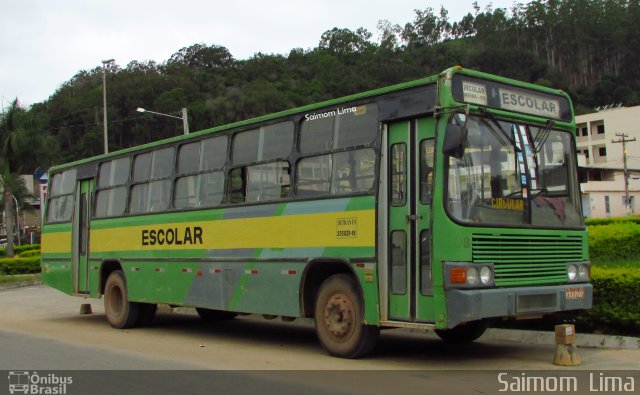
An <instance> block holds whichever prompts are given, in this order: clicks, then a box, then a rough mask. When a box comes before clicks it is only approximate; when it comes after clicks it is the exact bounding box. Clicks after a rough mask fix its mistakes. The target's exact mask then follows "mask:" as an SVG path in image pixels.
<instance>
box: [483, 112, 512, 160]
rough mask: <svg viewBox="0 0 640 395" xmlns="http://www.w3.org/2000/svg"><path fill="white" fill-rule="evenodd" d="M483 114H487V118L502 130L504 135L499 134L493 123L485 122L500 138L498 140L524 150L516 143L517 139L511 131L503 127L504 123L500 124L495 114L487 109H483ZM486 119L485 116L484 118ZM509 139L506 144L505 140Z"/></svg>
mask: <svg viewBox="0 0 640 395" xmlns="http://www.w3.org/2000/svg"><path fill="white" fill-rule="evenodd" d="M481 113H482V115H485V116H486V118H488V119H489V120H490V121H491V122H492V123H493V124H494V125H496V126H497V127H498V131H500V133H502V136H500V135H498V133H497V132H496V129H495V128H492V127H491V125H489V124H488V122H487V121H486V120H485V121H484V122H485V123H486V124H487V126H489V129H490V130H491V131H492V132H493V134H494V135H495V136H496V137H497V138H498V140H500V142H501V143H502V144H503V145H511V146H512V147H514V148H515V149H516V151H518V152H521V151H522V150H521V149H520V147H518V146H517V145H516V141H515V139H514V138H513V137H512V136H511V135H509V133H507V132H506V131H505V130H504V129H503V128H502V125H500V122H498V120H497V119H496V117H494V116H493V114H491V113H490V112H489V111H487V110H483V111H482V112H481ZM483 119H484V118H483ZM505 139H506V140H507V142H508V143H509V144H504V140H505Z"/></svg>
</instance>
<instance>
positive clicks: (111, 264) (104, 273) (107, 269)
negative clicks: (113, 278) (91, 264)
mask: <svg viewBox="0 0 640 395" xmlns="http://www.w3.org/2000/svg"><path fill="white" fill-rule="evenodd" d="M116 270H123V268H122V263H121V262H120V261H119V260H118V259H108V260H105V261H103V262H102V265H101V266H100V295H104V289H105V287H106V285H107V279H108V278H109V275H110V274H111V273H113V272H114V271H116Z"/></svg>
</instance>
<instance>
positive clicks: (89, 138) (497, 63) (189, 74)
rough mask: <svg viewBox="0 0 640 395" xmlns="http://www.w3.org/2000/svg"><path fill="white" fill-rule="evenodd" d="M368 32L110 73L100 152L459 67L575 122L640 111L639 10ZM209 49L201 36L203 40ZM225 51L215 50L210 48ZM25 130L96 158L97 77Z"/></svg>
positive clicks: (48, 105) (581, 9) (542, 10)
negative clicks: (544, 90) (591, 115)
mask: <svg viewBox="0 0 640 395" xmlns="http://www.w3.org/2000/svg"><path fill="white" fill-rule="evenodd" d="M396 22H397V21H386V20H382V21H380V22H379V24H378V31H377V32H370V31H367V30H365V29H362V28H361V29H357V30H355V31H352V30H348V29H341V28H333V29H331V30H327V31H326V32H325V33H324V34H323V35H322V36H321V37H320V38H319V44H318V46H317V47H315V48H309V49H301V48H294V49H292V50H291V51H290V52H289V53H288V54H283V55H279V54H278V55H274V54H261V53H258V54H256V55H254V56H253V57H252V58H250V59H244V60H240V59H235V58H234V57H233V55H232V54H231V53H230V52H229V51H228V50H227V49H226V48H225V47H223V46H221V45H206V44H194V45H192V46H190V47H187V48H182V49H180V50H179V51H178V52H176V53H175V54H174V55H173V56H172V57H171V58H170V59H169V60H167V61H165V62H163V63H156V62H155V61H134V62H131V63H129V64H128V65H126V66H124V65H114V66H110V68H109V69H108V76H107V85H108V114H109V144H110V151H115V150H116V149H120V148H125V147H130V146H134V145H138V144H142V143H146V142H149V141H155V140H158V139H161V138H166V137H169V136H174V135H176V134H180V133H181V127H182V126H181V123H180V121H173V120H171V119H168V118H161V117H153V116H149V115H146V116H145V115H144V114H140V113H137V112H136V108H137V107H145V108H147V109H151V110H154V111H159V112H163V113H172V114H176V115H179V114H177V113H176V111H179V110H180V109H181V108H182V107H187V108H188V112H189V123H190V129H191V130H192V131H196V130H201V129H205V128H209V127H212V126H215V125H221V124H224V123H228V122H232V121H237V120H240V119H245V118H250V117H254V116H259V115H262V114H266V113H271V112H274V111H279V110H283V109H287V108H291V107H295V106H299V105H302V104H307V103H311V102H316V101H320V100H324V99H328V98H334V97H339V96H343V95H347V94H351V93H356V92H359V91H363V90H367V89H371V88H377V87H382V86H386V85H389V84H394V83H399V82H402V81H408V80H411V79H415V78H419V77H424V76H428V75H432V74H435V73H437V72H439V71H441V70H443V69H445V68H447V67H450V66H453V65H456V64H460V65H463V66H464V67H467V68H473V69H477V70H481V71H485V72H489V73H496V74H500V75H504V76H508V77H513V78H517V79H520V80H524V81H529V82H534V83H538V84H543V85H547V86H551V87H554V88H561V89H564V90H566V91H567V92H569V93H570V94H571V96H572V97H573V99H574V101H575V104H576V109H577V111H578V112H585V111H591V108H592V107H595V106H600V105H608V104H612V103H616V104H618V103H622V104H624V105H633V104H638V103H639V102H640V93H639V92H640V67H638V65H639V64H640V0H536V1H532V2H529V3H527V4H526V5H522V4H515V5H514V6H513V7H512V8H511V9H508V10H505V9H492V8H490V7H487V8H480V7H479V6H477V5H476V6H475V7H474V9H471V10H470V12H469V13H468V14H467V15H466V16H465V17H464V18H462V20H459V21H451V20H449V18H448V13H447V10H446V9H444V8H442V9H440V10H433V9H430V8H427V9H425V10H416V12H415V18H414V20H413V21H409V22H407V23H405V24H395V23H396ZM207 39H209V38H208V37H203V40H207ZM220 44H224V43H220ZM29 116H30V117H29V118H30V120H31V121H30V127H31V128H37V129H38V130H44V131H47V132H48V133H51V134H52V135H54V137H55V138H56V140H57V141H58V144H59V150H57V152H58V158H56V160H55V161H56V162H64V161H69V160H75V159H79V158H83V157H88V156H91V155H96V154H99V153H101V152H102V150H103V145H102V69H101V68H96V69H93V70H89V71H80V72H79V73H78V74H77V75H75V76H74V77H73V78H72V79H71V80H69V81H67V82H65V83H64V84H62V86H61V87H60V89H59V90H57V91H56V92H55V93H52V95H51V97H50V98H49V99H48V100H47V101H45V102H43V103H39V104H36V105H34V106H32V107H31V109H30V110H29Z"/></svg>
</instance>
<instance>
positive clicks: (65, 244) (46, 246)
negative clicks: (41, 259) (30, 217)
mask: <svg viewBox="0 0 640 395" xmlns="http://www.w3.org/2000/svg"><path fill="white" fill-rule="evenodd" d="M40 243H41V244H42V247H41V248H42V253H43V254H60V253H68V254H71V231H69V232H55V233H43V234H42V239H41V240H40Z"/></svg>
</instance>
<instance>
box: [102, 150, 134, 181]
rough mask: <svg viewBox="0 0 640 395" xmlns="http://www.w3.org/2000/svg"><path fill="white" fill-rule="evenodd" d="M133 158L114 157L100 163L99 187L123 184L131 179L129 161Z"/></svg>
mask: <svg viewBox="0 0 640 395" xmlns="http://www.w3.org/2000/svg"><path fill="white" fill-rule="evenodd" d="M130 162H131V159H129V158H128V157H126V158H120V159H114V160H112V161H109V162H105V163H103V164H101V165H100V172H99V174H98V187H99V188H104V187H110V186H114V185H123V184H125V183H126V182H127V180H129V163H130Z"/></svg>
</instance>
